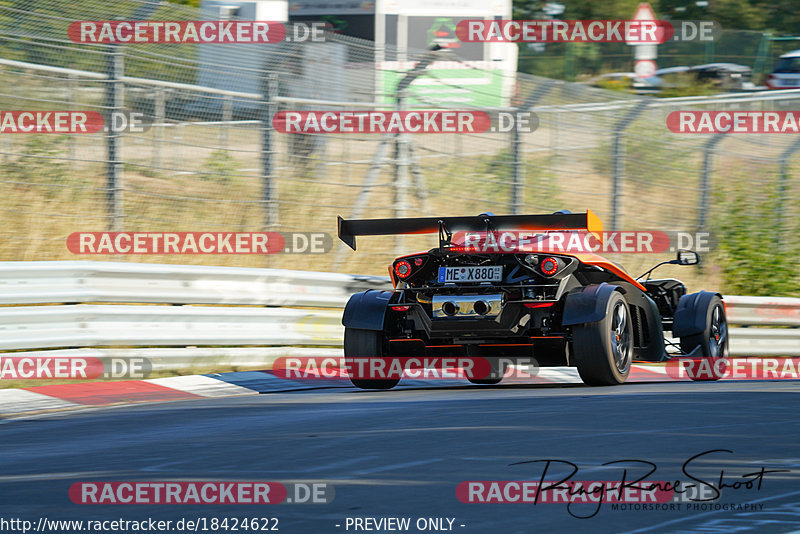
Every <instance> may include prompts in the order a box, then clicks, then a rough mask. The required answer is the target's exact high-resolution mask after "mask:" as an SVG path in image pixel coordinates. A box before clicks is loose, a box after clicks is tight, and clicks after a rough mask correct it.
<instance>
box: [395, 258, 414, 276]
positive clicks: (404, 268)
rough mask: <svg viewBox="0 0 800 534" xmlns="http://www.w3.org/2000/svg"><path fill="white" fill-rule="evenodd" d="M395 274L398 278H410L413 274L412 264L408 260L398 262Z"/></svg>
mask: <svg viewBox="0 0 800 534" xmlns="http://www.w3.org/2000/svg"><path fill="white" fill-rule="evenodd" d="M394 274H396V275H397V277H398V278H408V275H410V274H411V264H410V263H408V262H407V261H406V260H401V261H398V262H397V264H396V265H395V266H394Z"/></svg>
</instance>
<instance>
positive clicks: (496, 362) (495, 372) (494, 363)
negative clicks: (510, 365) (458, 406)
mask: <svg viewBox="0 0 800 534" xmlns="http://www.w3.org/2000/svg"><path fill="white" fill-rule="evenodd" d="M486 359H487V360H488V361H489V365H490V367H491V372H490V373H489V375H488V376H487V377H485V378H473V377H469V376H468V377H467V380H469V381H470V382H472V383H473V384H480V385H483V386H493V385H495V384H499V383H500V382H501V381H502V380H503V376H504V375H505V374H506V362H505V361H501V360H500V358H486Z"/></svg>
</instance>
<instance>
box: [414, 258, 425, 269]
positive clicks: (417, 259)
mask: <svg viewBox="0 0 800 534" xmlns="http://www.w3.org/2000/svg"><path fill="white" fill-rule="evenodd" d="M422 261H423V260H422V258H414V265H416V266H417V267H419V266H420V265H422Z"/></svg>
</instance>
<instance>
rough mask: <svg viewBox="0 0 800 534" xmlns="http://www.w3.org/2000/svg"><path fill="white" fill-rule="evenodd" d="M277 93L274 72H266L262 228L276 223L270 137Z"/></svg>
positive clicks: (263, 106)
mask: <svg viewBox="0 0 800 534" xmlns="http://www.w3.org/2000/svg"><path fill="white" fill-rule="evenodd" d="M277 93H278V87H277V79H276V76H275V74H274V73H272V72H268V73H267V74H266V77H265V79H264V101H263V102H262V103H261V175H262V202H263V204H264V229H265V230H268V229H270V228H271V227H273V226H275V225H277V224H278V213H277V211H278V210H277V203H276V201H275V200H276V199H275V193H276V187H275V184H274V179H273V176H272V173H273V170H274V166H275V162H274V161H273V158H274V153H275V151H274V146H273V143H274V140H273V138H272V133H273V132H272V131H273V128H272V117H273V116H274V115H275V109H274V106H275V97H276V96H277Z"/></svg>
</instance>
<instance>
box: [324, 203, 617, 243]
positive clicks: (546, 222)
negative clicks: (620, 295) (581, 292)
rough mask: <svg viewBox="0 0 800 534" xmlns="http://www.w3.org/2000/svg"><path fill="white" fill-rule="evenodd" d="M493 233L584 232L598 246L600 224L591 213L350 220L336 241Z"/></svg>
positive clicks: (343, 223)
mask: <svg viewBox="0 0 800 534" xmlns="http://www.w3.org/2000/svg"><path fill="white" fill-rule="evenodd" d="M495 230H534V231H554V230H586V231H588V232H591V233H592V234H594V235H595V236H596V237H597V238H598V239H599V240H600V241H601V242H602V233H603V223H602V222H601V221H600V219H598V218H597V215H595V214H594V213H592V211H591V210H586V213H554V214H552V215H489V214H483V215H477V216H468V217H414V218H407V219H354V220H349V221H348V220H345V219H342V218H341V217H339V239H341V240H342V241H344V242H345V243H346V244H347V246H349V247H350V248H352V249H353V250H355V249H356V236H359V235H397V234H434V233H437V232H440V231H445V232H448V233H449V232H458V231H469V232H480V231H495Z"/></svg>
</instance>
